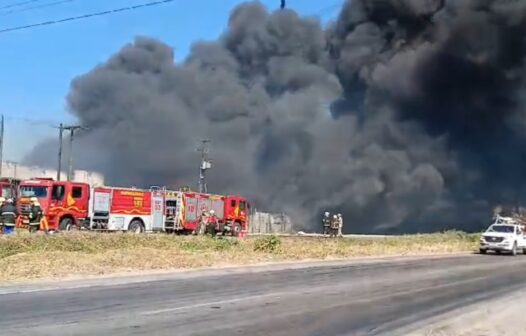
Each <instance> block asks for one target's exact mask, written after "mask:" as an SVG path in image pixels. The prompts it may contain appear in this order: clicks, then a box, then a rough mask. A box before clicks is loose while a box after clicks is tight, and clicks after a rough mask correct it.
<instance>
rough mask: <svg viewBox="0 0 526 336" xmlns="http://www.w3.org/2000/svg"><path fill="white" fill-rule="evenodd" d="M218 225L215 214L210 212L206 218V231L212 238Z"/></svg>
mask: <svg viewBox="0 0 526 336" xmlns="http://www.w3.org/2000/svg"><path fill="white" fill-rule="evenodd" d="M218 225H219V220H218V218H217V216H216V212H215V211H214V210H210V217H209V218H208V225H207V230H206V231H207V232H208V233H209V234H211V235H212V236H215V235H216V232H217V228H218V227H217V226H218Z"/></svg>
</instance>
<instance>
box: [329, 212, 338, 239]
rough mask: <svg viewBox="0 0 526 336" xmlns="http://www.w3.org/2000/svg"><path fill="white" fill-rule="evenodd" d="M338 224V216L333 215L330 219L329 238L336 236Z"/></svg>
mask: <svg viewBox="0 0 526 336" xmlns="http://www.w3.org/2000/svg"><path fill="white" fill-rule="evenodd" d="M339 226H340V221H339V220H338V216H336V215H334V216H332V219H331V230H330V231H331V234H330V236H331V238H332V237H336V235H337V234H338V227H339Z"/></svg>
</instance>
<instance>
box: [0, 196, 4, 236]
mask: <svg viewBox="0 0 526 336" xmlns="http://www.w3.org/2000/svg"><path fill="white" fill-rule="evenodd" d="M4 204H5V197H0V208H2V206H3V205H4ZM3 233H4V221H3V220H2V217H1V216H0V234H3Z"/></svg>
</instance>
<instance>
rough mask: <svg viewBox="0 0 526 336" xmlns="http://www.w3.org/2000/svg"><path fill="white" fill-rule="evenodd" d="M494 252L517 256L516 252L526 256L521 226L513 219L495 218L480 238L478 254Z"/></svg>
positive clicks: (525, 238) (525, 245) (525, 243)
mask: <svg viewBox="0 0 526 336" xmlns="http://www.w3.org/2000/svg"><path fill="white" fill-rule="evenodd" d="M487 251H495V253H497V254H500V253H501V252H505V253H510V254H511V255H517V252H518V251H522V252H523V254H526V237H525V236H524V231H523V229H522V225H519V223H518V222H516V221H515V220H514V219H513V218H507V217H497V219H496V220H495V222H494V223H493V224H492V225H491V226H490V227H489V228H488V229H487V230H486V232H484V233H483V234H482V237H481V238H480V253H481V254H485V253H486V252H487Z"/></svg>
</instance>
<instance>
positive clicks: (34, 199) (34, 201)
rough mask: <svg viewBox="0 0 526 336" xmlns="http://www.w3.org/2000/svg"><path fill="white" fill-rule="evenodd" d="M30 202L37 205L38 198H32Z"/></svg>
mask: <svg viewBox="0 0 526 336" xmlns="http://www.w3.org/2000/svg"><path fill="white" fill-rule="evenodd" d="M29 201H30V202H31V203H36V202H38V198H36V197H31V198H30V199H29Z"/></svg>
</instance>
